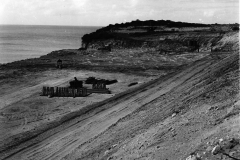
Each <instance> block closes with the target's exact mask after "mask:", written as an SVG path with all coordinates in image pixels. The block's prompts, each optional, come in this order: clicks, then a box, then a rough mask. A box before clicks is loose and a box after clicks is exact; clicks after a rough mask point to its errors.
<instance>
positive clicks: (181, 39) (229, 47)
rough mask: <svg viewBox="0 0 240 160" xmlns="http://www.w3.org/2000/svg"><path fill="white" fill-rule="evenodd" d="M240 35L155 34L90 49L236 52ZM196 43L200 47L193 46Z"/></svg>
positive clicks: (103, 42)
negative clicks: (192, 43)
mask: <svg viewBox="0 0 240 160" xmlns="http://www.w3.org/2000/svg"><path fill="white" fill-rule="evenodd" d="M238 39H239V33H238V32H237V31H233V32H227V33H221V32H215V33H212V32H181V33H164V34H163V33H155V34H151V35H149V36H142V37H140V36H139V37H137V36H136V37H135V36H132V37H131V39H129V38H128V39H113V38H110V39H102V40H94V41H92V42H90V43H89V45H88V47H89V48H90V49H98V48H100V47H102V46H105V45H109V44H111V46H112V48H113V49H123V48H149V49H154V50H156V51H163V52H164V51H167V52H177V53H178V52H179V53H181V52H190V51H196V50H197V49H198V47H199V51H200V52H211V51H212V52H214V51H236V50H238V49H239V43H238ZM194 41H195V42H196V43H197V45H198V46H194V45H191V44H190V42H194Z"/></svg>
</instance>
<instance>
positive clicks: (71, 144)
mask: <svg viewBox="0 0 240 160" xmlns="http://www.w3.org/2000/svg"><path fill="white" fill-rule="evenodd" d="M209 65H210V63H207V62H197V63H196V64H195V65H193V66H192V67H189V68H187V69H186V70H184V71H182V72H180V73H178V74H177V75H175V76H171V77H170V78H168V80H167V81H164V82H162V81H161V82H159V80H160V79H159V80H155V81H153V82H152V83H150V85H149V84H148V85H146V86H145V87H143V88H142V89H144V90H145V89H146V88H147V90H145V91H143V92H140V90H137V93H135V92H133V93H131V94H130V95H128V97H127V99H126V98H125V97H124V96H123V97H121V98H120V99H119V100H118V102H116V101H113V102H111V103H106V104H104V105H107V106H109V108H108V109H106V110H104V111H102V112H99V113H98V114H92V116H88V117H87V118H86V119H85V120H84V121H85V123H83V121H82V120H81V119H82V117H78V118H75V119H73V120H70V121H71V122H67V123H64V124H61V125H59V126H58V127H57V128H58V129H57V128H56V131H54V130H52V131H51V132H52V133H51V134H48V133H45V134H44V133H43V135H39V136H38V137H37V138H40V137H41V136H42V137H41V138H40V139H41V142H40V139H39V140H38V141H37V142H35V143H33V142H34V141H33V142H32V143H30V144H28V145H27V144H24V143H23V144H21V146H22V147H19V148H22V149H16V150H15V151H13V152H11V151H10V152H11V153H8V154H7V156H6V157H5V158H7V157H8V158H9V159H16V158H18V159H19V158H20V159H21V158H23V157H24V158H30V159H32V158H34V159H55V158H56V159H59V158H61V157H64V156H66V155H67V154H69V153H71V152H72V151H73V150H74V149H75V148H76V147H78V146H80V145H81V144H83V143H85V142H87V141H88V140H90V139H91V138H94V137H95V136H97V135H99V134H101V133H102V132H104V131H105V130H107V129H108V128H109V127H110V126H111V125H113V124H115V123H116V122H117V121H118V120H119V119H121V118H123V117H125V116H126V115H128V114H130V113H132V112H133V111H134V110H136V109H138V108H139V107H141V106H142V105H144V104H146V103H151V101H153V100H154V99H156V98H158V97H159V96H161V95H163V94H166V93H167V92H169V91H170V90H172V89H174V88H175V87H176V86H179V85H181V84H182V83H184V82H185V81H186V80H187V79H189V78H191V77H192V76H193V75H195V74H197V73H198V72H200V71H201V70H203V69H204V68H205V67H208V66H209ZM139 92H140V93H139ZM136 99H138V100H137V101H136ZM111 104H112V105H111ZM104 105H103V106H101V108H104V107H106V106H104ZM106 108H107V107H106ZM96 110H97V109H93V111H92V112H94V111H95V112H96ZM74 122H75V123H74ZM60 128H61V129H60ZM59 129H60V130H59ZM54 132H55V133H54ZM52 137H54V138H52ZM26 143H27V142H26ZM5 153H6V152H5ZM0 155H1V153H0ZM1 157H2V156H1Z"/></svg>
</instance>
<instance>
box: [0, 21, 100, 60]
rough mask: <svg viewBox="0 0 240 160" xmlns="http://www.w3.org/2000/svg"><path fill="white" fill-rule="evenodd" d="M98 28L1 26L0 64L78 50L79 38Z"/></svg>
mask: <svg viewBox="0 0 240 160" xmlns="http://www.w3.org/2000/svg"><path fill="white" fill-rule="evenodd" d="M99 28H100V27H82V26H81V27H80V26H30V25H0V63H9V62H13V61H17V60H22V59H27V58H36V57H40V56H41V55H46V54H48V53H50V52H52V51H55V50H60V49H78V48H80V47H81V37H82V36H83V35H84V34H86V33H91V32H94V31H95V30H97V29H99Z"/></svg>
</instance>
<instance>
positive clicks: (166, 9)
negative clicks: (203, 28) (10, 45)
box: [0, 0, 239, 26]
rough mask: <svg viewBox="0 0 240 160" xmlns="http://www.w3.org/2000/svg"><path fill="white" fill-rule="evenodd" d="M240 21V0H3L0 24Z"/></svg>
mask: <svg viewBox="0 0 240 160" xmlns="http://www.w3.org/2000/svg"><path fill="white" fill-rule="evenodd" d="M136 19H139V20H162V19H163V20H172V21H182V22H191V23H207V24H213V23H220V24H226V23H239V0H1V4H0V24H25V25H70V26H106V25H109V24H115V23H124V22H131V21H132V20H136Z"/></svg>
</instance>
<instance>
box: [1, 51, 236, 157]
mask: <svg viewBox="0 0 240 160" xmlns="http://www.w3.org/2000/svg"><path fill="white" fill-rule="evenodd" d="M238 62H239V54H238V53H237V54H229V55H226V56H224V57H223V58H221V59H214V58H212V57H210V56H206V57H203V58H202V57H201V59H199V60H196V61H195V62H192V63H189V65H188V66H185V67H184V68H181V69H179V70H176V71H175V72H172V73H169V74H166V75H164V74H162V73H160V74H159V75H158V76H149V77H146V76H137V75H129V74H124V73H121V74H120V73H106V72H94V71H82V70H77V71H76V70H71V71H70V70H65V69H63V70H48V71H44V72H41V73H39V74H34V75H29V74H26V77H23V78H22V79H15V80H13V79H11V81H8V82H7V83H6V81H5V82H4V83H1V86H0V89H1V91H0V127H1V130H0V142H1V143H0V159H12V160H15V159H24V160H25V159H34V160H44V159H46V160H47V159H56V160H58V159H70V160H71V159H74V160H75V159H81V160H82V159H109V160H110V159H160V160H166V159H168V160H176V159H186V158H187V157H188V156H189V155H193V154H194V155H198V156H199V157H201V159H213V160H215V159H216V160H217V159H228V157H226V156H224V155H222V154H216V155H213V154H212V153H211V151H212V150H213V148H214V146H215V145H216V144H217V143H218V141H219V139H229V138H235V139H240V115H239V113H240V112H239V111H240V99H239V98H240V97H239V93H238V92H239V69H238V68H239V64H238ZM89 76H94V77H97V78H105V79H117V80H118V83H115V84H112V85H109V86H107V87H108V88H109V89H110V90H111V91H112V94H92V95H90V96H88V97H79V98H70V97H69V98H66V97H53V98H48V97H42V96H40V92H41V88H42V86H45V85H49V86H67V85H68V82H69V81H70V80H72V79H73V77H77V78H78V79H79V80H84V79H86V78H87V77H89ZM133 82H138V84H137V85H134V86H132V87H128V85H129V84H130V83H133ZM88 87H90V86H88ZM229 153H231V156H232V157H236V158H237V159H240V145H239V144H238V145H235V146H234V147H232V148H231V149H230V150H229Z"/></svg>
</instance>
